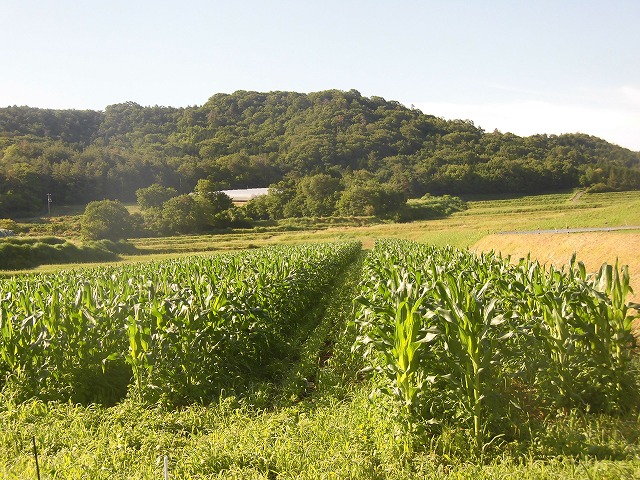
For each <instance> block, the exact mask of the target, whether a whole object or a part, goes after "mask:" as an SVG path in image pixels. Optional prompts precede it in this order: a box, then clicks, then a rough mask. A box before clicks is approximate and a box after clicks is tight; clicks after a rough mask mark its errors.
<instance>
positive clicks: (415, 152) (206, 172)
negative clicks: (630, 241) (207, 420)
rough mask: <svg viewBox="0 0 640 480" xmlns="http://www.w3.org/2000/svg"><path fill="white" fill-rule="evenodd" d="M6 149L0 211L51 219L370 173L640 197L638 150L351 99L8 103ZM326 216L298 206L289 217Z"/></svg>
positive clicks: (435, 190) (437, 190)
mask: <svg viewBox="0 0 640 480" xmlns="http://www.w3.org/2000/svg"><path fill="white" fill-rule="evenodd" d="M0 139H1V140H2V142H1V143H0V215H2V216H12V217H13V216H16V215H19V214H26V213H36V212H42V211H46V194H47V193H51V194H52V195H53V199H54V202H55V203H57V204H71V203H73V204H79V203H87V202H89V201H92V200H99V199H102V198H113V199H118V200H120V201H135V200H136V196H135V195H136V191H138V190H139V189H141V188H148V187H149V186H150V185H154V184H161V185H164V186H165V188H167V189H169V188H173V189H175V190H176V191H177V193H179V194H185V193H188V192H190V191H192V190H193V188H194V187H195V186H196V185H197V183H198V181H199V180H202V179H206V180H207V181H209V182H210V183H211V185H213V186H214V187H215V190H220V189H225V188H247V187H264V186H266V185H273V184H277V183H279V182H281V181H282V180H283V179H285V178H286V176H287V175H293V176H295V177H298V178H301V177H312V176H315V175H329V176H331V177H333V178H338V177H339V176H340V175H342V176H346V175H349V174H351V173H355V172H366V173H368V174H369V175H372V176H373V179H374V180H375V182H376V183H378V184H390V185H393V186H394V188H395V189H396V190H399V191H401V192H402V193H403V195H404V197H405V198H411V197H412V198H419V197H421V196H422V195H424V194H425V193H427V192H428V193H432V194H437V195H442V194H450V195H452V194H470V193H505V192H509V193H534V192H543V191H549V190H559V189H569V188H575V187H584V188H588V187H590V186H591V185H599V184H603V185H607V186H608V187H609V188H611V189H613V190H625V189H637V188H638V187H640V157H639V155H640V154H638V152H631V151H629V150H626V149H624V148H621V147H617V146H615V145H611V144H609V143H607V142H605V141H604V140H601V139H598V138H596V137H591V136H588V135H582V134H570V135H560V136H555V135H533V136H531V137H518V136H516V135H513V134H503V133H500V132H497V131H495V132H492V133H487V132H484V131H483V130H482V129H480V128H477V127H476V126H475V125H474V124H473V123H472V122H469V121H461V120H452V121H447V120H443V119H441V118H437V117H434V116H431V115H425V114H423V113H422V112H420V111H419V110H415V109H409V108H406V107H404V106H402V105H401V104H400V103H398V102H394V101H387V100H384V99H382V98H380V97H371V98H367V97H363V96H362V95H360V93H359V92H357V91H355V90H351V91H348V92H342V91H339V90H328V91H322V92H314V93H310V94H300V93H294V92H270V93H259V92H246V91H238V92H235V93H233V94H231V95H227V94H217V95H214V96H213V97H211V98H210V99H209V100H208V101H207V102H206V103H205V104H204V105H202V106H199V107H188V108H172V107H159V106H155V107H142V106H140V105H138V104H136V103H133V102H128V103H123V104H117V105H110V106H107V107H106V108H105V111H104V112H89V111H77V112H75V111H68V110H39V109H32V108H29V107H9V108H3V109H0ZM334 187H335V186H334ZM334 187H331V189H330V190H331V193H330V195H329V198H328V199H326V200H327V202H326V203H328V204H329V206H331V205H332V203H333V200H336V199H335V198H332V196H333V193H334V192H335V191H336V190H341V188H337V189H335V188H334ZM313 188H314V189H316V190H317V189H318V188H320V184H317V185H314V186H313ZM323 188H324V187H323ZM320 190H322V188H320ZM307 198H313V196H311V197H309V196H307ZM289 200H290V199H287V202H289ZM55 203H54V204H55ZM285 203H286V202H285ZM150 205H151V204H150ZM153 205H155V206H156V207H158V204H157V202H156V203H153ZM329 206H327V205H321V204H317V203H316V204H314V203H313V202H312V203H311V204H305V203H304V202H294V203H292V204H291V207H290V212H289V213H290V215H287V216H296V215H326V213H325V212H326V210H327V208H329ZM274 208H277V207H275V206H274ZM345 208H346V207H345ZM271 217H272V218H278V216H277V214H276V213H275V212H274V213H272V214H271Z"/></svg>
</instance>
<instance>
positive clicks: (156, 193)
mask: <svg viewBox="0 0 640 480" xmlns="http://www.w3.org/2000/svg"><path fill="white" fill-rule="evenodd" d="M177 196H178V192H177V191H176V189H174V188H170V187H163V186H162V185H160V184H158V183H154V184H153V185H150V186H149V187H147V188H140V189H138V190H136V198H137V199H138V205H139V206H140V209H141V210H147V209H149V208H153V207H161V206H162V204H163V203H164V202H166V201H167V200H169V199H170V198H173V197H177Z"/></svg>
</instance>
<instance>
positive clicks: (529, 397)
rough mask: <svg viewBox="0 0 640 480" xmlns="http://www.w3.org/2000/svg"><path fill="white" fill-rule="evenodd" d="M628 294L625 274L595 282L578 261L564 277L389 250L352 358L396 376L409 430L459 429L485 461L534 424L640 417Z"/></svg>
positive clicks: (383, 249)
mask: <svg viewBox="0 0 640 480" xmlns="http://www.w3.org/2000/svg"><path fill="white" fill-rule="evenodd" d="M629 291H630V288H629V275H628V270H627V269H626V268H624V267H623V268H622V269H620V268H618V266H617V265H616V266H615V267H613V266H611V265H606V264H605V265H603V267H602V269H601V270H600V273H599V274H598V275H596V276H588V275H586V272H585V269H584V266H583V265H582V264H580V263H577V264H576V263H575V261H573V262H572V264H571V268H570V269H569V270H568V271H567V272H564V271H558V270H556V269H553V268H550V269H549V270H545V269H544V268H543V267H542V266H540V265H539V264H537V263H532V262H530V261H529V260H526V259H525V260H522V261H521V262H520V264H519V265H516V266H513V265H511V264H509V262H508V259H502V258H499V257H496V256H494V255H493V254H483V255H481V256H475V255H474V254H472V253H469V252H465V251H459V250H455V249H452V248H450V247H447V248H441V249H439V248H436V247H431V246H427V245H420V244H417V243H413V242H407V241H396V240H388V241H379V242H377V243H376V246H375V248H374V251H373V253H372V255H371V256H370V257H369V259H368V261H367V265H365V270H364V272H363V281H362V293H361V296H360V297H358V299H357V302H358V303H359V305H360V309H359V314H358V318H357V320H356V324H357V326H358V329H359V332H360V336H359V338H358V340H357V342H356V344H355V345H354V348H356V349H361V350H362V351H363V353H364V356H365V358H366V359H367V361H368V363H369V365H370V368H372V369H374V370H375V371H377V372H379V373H381V374H383V375H384V376H385V377H387V379H388V386H387V387H386V390H387V391H388V392H390V393H392V394H393V395H394V396H395V397H397V398H398V399H399V400H401V402H402V404H403V405H404V406H405V411H406V414H407V416H408V419H409V422H410V423H412V422H417V423H421V422H422V423H425V424H430V423H437V424H440V423H443V422H446V421H458V422H461V424H462V425H466V426H467V428H469V429H470V430H471V431H472V432H473V438H474V445H475V451H476V452H477V453H480V452H482V450H483V448H484V447H483V445H484V444H485V440H486V439H487V437H488V438H496V436H497V437H501V436H507V437H518V436H521V435H523V433H522V432H520V426H521V424H522V422H523V421H525V418H526V416H527V415H529V416H530V418H531V417H535V416H538V415H542V416H545V415H549V416H553V415H554V414H555V412H557V411H558V410H560V411H565V412H567V411H569V410H571V409H583V410H585V411H601V412H608V413H620V412H623V411H627V410H629V409H631V410H633V409H636V408H638V406H640V404H639V402H638V385H637V381H636V380H635V378H634V376H635V373H634V370H633V367H632V364H631V351H630V349H631V347H632V345H633V342H632V337H631V334H630V330H631V321H632V319H633V316H632V315H631V313H630V310H629V307H628V305H627V304H626V303H625V299H626V296H627V293H628V292H629ZM524 386H526V387H525V388H523V387H524ZM518 432H520V433H518ZM525 433H526V432H525Z"/></svg>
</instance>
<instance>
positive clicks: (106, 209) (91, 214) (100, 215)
mask: <svg viewBox="0 0 640 480" xmlns="http://www.w3.org/2000/svg"><path fill="white" fill-rule="evenodd" d="M81 232H82V236H83V237H84V238H86V239H88V240H99V239H103V238H106V239H109V240H121V239H123V238H127V237H128V236H129V234H130V233H131V222H130V218H129V211H128V210H127V207H125V206H124V205H123V204H122V203H121V202H119V201H117V200H100V201H96V202H90V203H89V204H88V205H87V208H86V209H85V211H84V216H83V217H82V227H81Z"/></svg>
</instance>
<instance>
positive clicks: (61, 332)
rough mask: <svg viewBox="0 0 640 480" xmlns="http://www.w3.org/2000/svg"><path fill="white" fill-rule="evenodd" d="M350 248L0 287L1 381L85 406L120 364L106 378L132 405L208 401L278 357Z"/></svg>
mask: <svg viewBox="0 0 640 480" xmlns="http://www.w3.org/2000/svg"><path fill="white" fill-rule="evenodd" d="M360 248H361V247H360V244H359V243H358V242H344V243H338V244H310V245H304V246H298V247H273V248H265V249H261V250H257V251H247V252H243V253H238V254H230V255H218V256H211V257H199V258H183V259H178V260H170V261H166V262H158V263H147V264H133V265H127V266H122V267H106V268H99V269H94V270H78V271H74V272H60V273H58V274H53V275H39V276H33V277H16V278H13V279H8V280H2V281H0V295H1V297H0V298H2V303H1V304H0V335H1V336H2V338H1V339H2V343H0V373H2V374H3V375H2V377H3V378H2V382H3V383H7V382H8V381H9V382H11V383H12V384H13V386H14V387H16V388H18V389H20V390H22V391H23V392H24V393H25V395H38V396H43V397H46V398H58V399H69V398H70V399H76V400H82V399H88V400H91V399H92V398H91V395H92V391H93V390H95V389H96V388H97V387H100V385H101V384H104V385H103V387H104V388H105V389H107V388H110V382H112V381H115V380H114V379H112V378H111V376H112V374H113V373H114V371H115V370H117V371H118V372H121V373H122V371H123V368H124V367H126V366H128V369H129V370H128V372H129V373H128V377H130V378H127V374H124V375H121V376H120V377H119V378H118V379H117V381H119V382H123V381H124V382H125V386H126V384H127V383H130V382H132V383H131V385H130V389H131V390H132V394H134V395H135V396H136V397H138V398H140V399H148V400H151V401H155V400H157V399H159V398H166V399H167V400H168V401H171V402H173V403H186V402H193V401H210V400H211V399H213V398H214V397H215V396H216V395H217V394H218V393H219V392H220V391H221V390H222V389H234V388H242V386H243V382H245V383H246V382H247V381H249V380H250V379H251V378H254V377H255V376H260V375H262V372H263V370H264V368H265V367H264V366H265V365H266V364H268V363H269V362H271V361H272V360H273V359H274V358H276V357H279V356H282V355H284V354H285V352H286V350H287V348H288V345H289V344H288V338H289V337H288V335H287V334H288V333H289V332H290V331H292V330H295V329H296V328H297V327H298V324H299V322H300V321H301V318H302V317H303V316H304V312H305V309H307V308H309V306H310V305H311V304H312V302H314V300H315V299H316V298H317V297H318V296H319V295H322V293H323V292H324V289H326V287H327V286H328V285H329V284H330V282H331V281H332V280H333V278H335V276H336V273H337V272H338V271H340V270H341V269H343V268H345V267H346V265H347V264H348V263H349V262H351V261H352V259H354V258H355V256H356V255H357V254H358V252H359V251H360ZM18 377H19V378H18ZM103 387H100V388H103ZM121 387H122V385H120V386H119V388H120V389H121ZM93 400H95V398H93Z"/></svg>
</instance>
